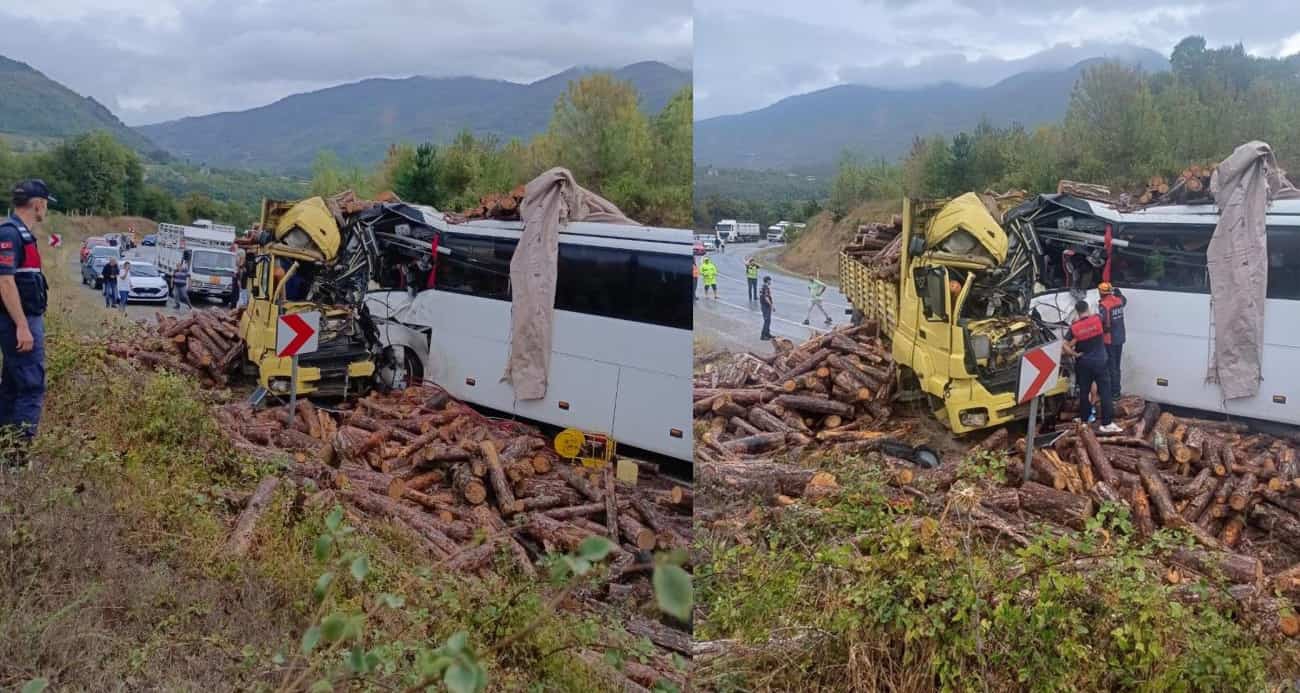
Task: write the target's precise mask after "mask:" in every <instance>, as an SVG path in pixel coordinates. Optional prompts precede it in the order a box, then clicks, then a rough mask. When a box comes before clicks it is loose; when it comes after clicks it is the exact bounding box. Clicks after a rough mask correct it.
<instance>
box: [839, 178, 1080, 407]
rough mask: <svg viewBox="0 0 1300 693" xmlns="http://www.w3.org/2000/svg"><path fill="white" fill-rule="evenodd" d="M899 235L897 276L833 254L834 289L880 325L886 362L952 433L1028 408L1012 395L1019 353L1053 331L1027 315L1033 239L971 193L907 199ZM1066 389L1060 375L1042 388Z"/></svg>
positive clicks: (1058, 392)
mask: <svg viewBox="0 0 1300 693" xmlns="http://www.w3.org/2000/svg"><path fill="white" fill-rule="evenodd" d="M1029 233H1032V230H1031V231H1030V232H1029ZM901 235H902V237H901V239H900V242H901V249H900V261H899V277H898V278H897V279H896V280H893V279H887V278H880V277H876V276H874V275H873V273H872V270H871V268H870V267H869V266H868V265H866V264H865V263H864V262H863V261H862V260H860V259H859V258H857V257H854V256H852V255H850V254H848V253H841V255H840V282H841V284H840V285H841V291H842V292H843V293H844V295H845V296H846V297H847V298H848V299H849V301H850V303H852V304H853V306H854V308H855V310H856V312H857V313H858V314H859V316H860V317H861V318H865V319H868V320H874V321H876V322H877V323H878V324H879V325H880V329H881V334H882V335H884V336H885V337H887V338H888V339H889V340H890V341H891V343H892V351H893V357H894V361H895V362H896V363H897V364H898V365H899V366H900V367H901V368H903V369H904V375H914V376H915V379H916V383H917V385H919V387H920V390H921V391H922V392H924V393H925V394H926V395H927V396H928V399H929V401H930V402H931V404H932V407H933V410H934V414H935V416H936V417H938V418H939V419H940V420H941V421H943V422H944V423H945V424H946V425H947V426H948V427H949V428H950V429H952V431H953V432H954V433H966V432H970V431H975V430H979V429H982V428H987V427H990V426H997V425H1000V424H1003V423H1006V422H1008V421H1012V420H1015V419H1020V418H1024V417H1026V416H1028V406H1027V405H1021V404H1018V403H1017V402H1016V387H1017V384H1018V382H1019V374H1020V359H1021V357H1022V356H1023V355H1024V353H1025V352H1026V351H1028V350H1029V349H1032V348H1034V347H1037V346H1039V345H1042V344H1046V343H1048V342H1050V341H1052V339H1053V335H1052V332H1051V331H1050V330H1049V329H1047V328H1045V327H1043V326H1041V325H1039V324H1038V323H1036V322H1035V321H1034V320H1032V319H1031V318H1030V317H1029V305H1030V299H1031V298H1032V294H1033V286H1034V280H1035V279H1036V278H1037V274H1038V264H1037V263H1038V261H1037V254H1036V250H1035V248H1036V246H1035V241H1034V239H1033V238H1032V237H1030V236H1027V235H1026V232H1025V230H1024V229H1023V228H1021V227H1017V229H1016V230H1015V231H1014V232H1013V233H1011V234H1008V232H1007V230H1006V229H1004V228H1003V227H1002V225H1001V224H999V222H998V220H997V219H996V218H995V217H994V215H993V214H992V213H991V212H990V211H989V209H988V207H986V205H985V203H984V201H982V200H981V199H980V198H979V197H978V196H976V195H975V194H973V193H967V194H966V195H962V196H960V197H957V198H954V199H952V200H905V201H904V206H903V227H902V234H901ZM1067 388H1068V381H1066V380H1061V381H1060V382H1059V383H1058V384H1057V385H1056V387H1055V388H1054V389H1053V390H1052V391H1051V392H1048V393H1046V394H1047V395H1048V396H1051V397H1054V396H1056V395H1062V394H1064V393H1065V391H1066V390H1067Z"/></svg>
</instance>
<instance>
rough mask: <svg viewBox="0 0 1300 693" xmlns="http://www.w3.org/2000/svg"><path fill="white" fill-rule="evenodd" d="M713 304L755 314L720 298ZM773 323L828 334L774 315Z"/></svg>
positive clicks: (816, 328)
mask: <svg viewBox="0 0 1300 693" xmlns="http://www.w3.org/2000/svg"><path fill="white" fill-rule="evenodd" d="M701 300H705V299H701ZM713 302H714V303H718V304H721V305H724V306H730V307H732V308H735V309H737V310H742V311H745V312H746V313H753V312H754V311H752V310H750V309H748V308H746V307H744V306H740V305H736V304H735V303H731V302H730V301H724V300H722V299H720V298H715V299H713ZM759 315H762V312H761V311H760V312H759ZM772 322H783V323H786V324H788V325H794V326H795V327H800V328H803V329H805V330H810V331H812V332H816V333H818V334H821V333H823V332H826V330H824V329H821V328H818V327H813V326H812V325H805V324H803V323H802V322H798V321H795V320H788V319H786V318H781V317H777V316H776V315H773V316H772ZM832 327H834V325H832Z"/></svg>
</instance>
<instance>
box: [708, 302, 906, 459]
mask: <svg viewBox="0 0 1300 693" xmlns="http://www.w3.org/2000/svg"><path fill="white" fill-rule="evenodd" d="M894 380H895V373H894V363H893V359H892V358H891V357H890V353H889V349H888V348H886V347H885V346H884V344H883V343H882V342H881V341H880V337H879V335H878V334H877V328H876V325H875V324H874V323H865V324H863V325H860V326H857V327H843V328H839V329H836V330H834V331H832V332H828V333H826V334H824V335H821V336H819V337H815V338H813V339H811V340H809V341H807V342H804V343H803V344H801V345H799V346H798V347H793V348H788V349H783V348H779V347H778V349H777V350H776V352H775V353H773V354H772V355H770V356H767V357H762V356H756V355H754V354H748V353H745V354H739V355H736V356H733V357H732V358H731V359H730V360H727V361H725V362H722V363H715V364H711V365H710V366H709V367H707V368H706V369H705V371H704V372H703V373H701V374H699V375H697V376H696V379H695V393H694V413H695V419H696V422H697V423H699V424H703V428H704V430H703V432H702V433H701V434H700V435H698V436H697V437H696V441H697V443H696V450H695V454H696V458H697V459H700V460H704V461H719V460H725V459H747V458H753V457H762V458H767V457H771V456H773V455H777V454H780V453H782V452H790V453H793V454H794V455H795V456H797V455H798V452H799V451H800V450H802V449H804V448H805V447H807V446H809V445H812V444H814V443H817V444H821V445H825V446H832V447H833V449H834V450H835V451H838V452H844V453H851V452H855V451H864V450H867V449H871V448H872V447H874V446H875V445H876V444H877V443H878V441H879V440H880V439H881V438H882V437H884V436H885V435H886V434H885V433H882V432H880V431H878V430H875V429H877V428H878V427H879V425H880V424H882V423H883V422H885V421H886V420H887V419H888V418H889V414H890V408H889V401H890V397H891V395H892V393H893V389H894ZM697 428H698V427H697ZM900 434H901V432H898V431H895V432H893V433H892V434H890V435H900Z"/></svg>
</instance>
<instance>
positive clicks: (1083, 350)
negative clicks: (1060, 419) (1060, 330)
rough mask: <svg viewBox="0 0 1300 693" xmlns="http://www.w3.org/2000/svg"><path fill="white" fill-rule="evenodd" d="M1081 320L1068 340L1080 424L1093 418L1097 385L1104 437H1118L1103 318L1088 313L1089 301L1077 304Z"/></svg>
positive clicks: (1077, 321) (1075, 306)
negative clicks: (1093, 396)
mask: <svg viewBox="0 0 1300 693" xmlns="http://www.w3.org/2000/svg"><path fill="white" fill-rule="evenodd" d="M1074 310H1075V312H1076V313H1078V318H1076V319H1075V321H1074V322H1073V323H1071V324H1070V334H1069V335H1068V336H1067V338H1066V340H1065V353H1067V354H1070V355H1071V356H1073V357H1075V358H1074V385H1075V387H1076V388H1078V390H1079V420H1081V421H1088V420H1089V419H1091V418H1092V397H1091V396H1092V384H1093V383H1097V395H1098V396H1099V397H1100V398H1101V428H1100V429H1099V430H1100V431H1101V432H1102V433H1119V432H1120V431H1121V430H1123V429H1121V428H1120V427H1119V426H1116V425H1115V423H1114V421H1112V418H1113V417H1114V416H1115V403H1114V400H1112V399H1111V388H1110V372H1109V370H1108V369H1107V365H1106V344H1105V341H1104V340H1103V333H1104V331H1105V330H1104V328H1102V325H1101V318H1100V317H1098V316H1097V314H1096V313H1093V312H1091V311H1090V310H1089V309H1088V302H1087V301H1079V302H1078V303H1076V304H1074Z"/></svg>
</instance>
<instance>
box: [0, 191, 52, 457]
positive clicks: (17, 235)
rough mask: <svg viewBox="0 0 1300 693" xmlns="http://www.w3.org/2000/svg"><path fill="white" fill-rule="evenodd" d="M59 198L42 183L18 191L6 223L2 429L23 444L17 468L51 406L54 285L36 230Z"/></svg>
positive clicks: (1, 242) (1, 277) (0, 321)
mask: <svg viewBox="0 0 1300 693" xmlns="http://www.w3.org/2000/svg"><path fill="white" fill-rule="evenodd" d="M53 201H55V200H54V196H53V195H51V194H50V190H49V188H48V187H46V185H45V182H44V181H41V180H26V181H23V182H21V183H19V184H18V185H16V186H14V189H13V194H12V202H13V208H14V212H13V214H12V215H11V216H9V217H8V218H7V219H4V220H3V221H0V301H3V303H4V310H3V311H2V312H0V350H2V351H3V354H4V364H3V368H2V369H0V428H7V429H11V430H14V431H16V432H17V433H18V435H19V442H20V444H21V446H20V449H19V451H18V454H17V455H10V456H8V459H6V460H5V462H6V463H8V464H11V465H15V466H18V465H22V464H24V463H25V462H26V459H25V457H26V448H27V446H28V444H29V443H31V440H32V438H33V437H34V436H35V435H36V426H37V424H38V423H40V419H41V407H42V405H44V403H45V318H44V315H45V306H46V301H47V296H48V292H49V286H48V285H47V284H46V283H45V275H44V274H42V273H41V252H40V246H39V245H37V243H36V235H35V234H33V233H32V226H34V225H36V224H39V223H41V222H43V221H45V215H46V212H47V211H48V209H49V205H50V203H51V202H53Z"/></svg>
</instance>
